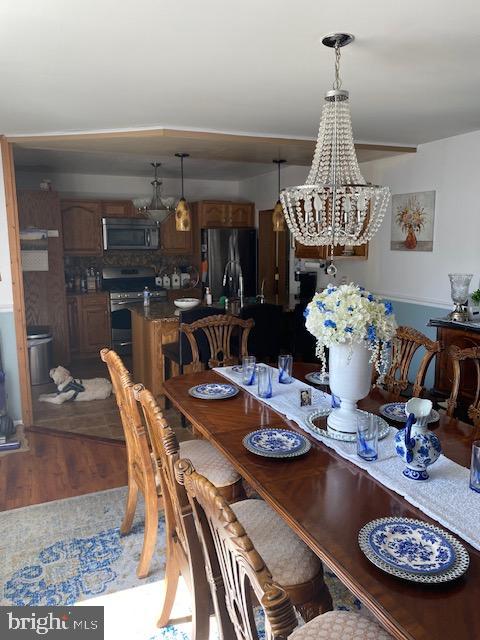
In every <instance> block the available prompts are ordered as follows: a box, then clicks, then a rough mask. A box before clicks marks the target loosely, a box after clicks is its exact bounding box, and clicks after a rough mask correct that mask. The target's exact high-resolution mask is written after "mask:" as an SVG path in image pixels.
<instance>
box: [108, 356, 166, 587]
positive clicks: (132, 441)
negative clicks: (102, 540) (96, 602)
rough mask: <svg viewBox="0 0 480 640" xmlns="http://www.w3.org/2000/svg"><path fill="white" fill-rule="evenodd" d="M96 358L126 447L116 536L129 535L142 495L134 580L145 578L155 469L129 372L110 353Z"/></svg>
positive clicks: (153, 525)
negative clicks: (105, 374)
mask: <svg viewBox="0 0 480 640" xmlns="http://www.w3.org/2000/svg"><path fill="white" fill-rule="evenodd" d="M100 357H101V358H102V360H103V362H105V364H106V365H107V367H108V372H109V374H110V378H111V380H112V385H113V390H114V392H115V399H116V401H117V406H118V410H119V412H120V418H121V421H122V426H123V432H124V435H125V443H126V447H127V472H128V493H127V507H126V511H125V517H124V519H123V522H122V524H121V526H120V532H121V533H122V534H123V535H126V534H127V533H129V532H130V529H131V528H132V523H133V518H134V516H135V511H136V508H137V499H138V492H139V491H141V492H142V494H143V497H144V500H145V531H144V535H143V547H142V552H141V554H140V560H139V562H138V566H137V576H138V577H139V578H145V577H146V576H148V573H149V570H150V563H151V560H152V556H153V552H154V550H155V544H156V541H157V530H158V513H159V501H160V500H161V497H160V496H161V490H160V486H159V485H158V483H157V478H158V469H157V468H156V464H155V461H154V460H153V461H152V457H151V455H150V444H149V441H148V437H147V434H146V432H145V429H144V426H143V423H142V419H141V416H140V413H139V411H138V407H137V402H136V400H135V398H134V395H133V386H134V385H133V382H132V379H131V376H130V373H129V371H128V370H127V369H126V367H125V365H124V364H123V362H122V360H121V358H120V356H119V355H118V354H117V353H116V352H115V351H113V349H102V350H101V351H100Z"/></svg>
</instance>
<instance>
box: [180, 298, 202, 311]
mask: <svg viewBox="0 0 480 640" xmlns="http://www.w3.org/2000/svg"><path fill="white" fill-rule="evenodd" d="M173 304H174V305H175V306H176V307H178V308H179V309H182V311H186V310H187V309H193V308H194V307H197V306H198V305H199V304H200V300H199V299H198V298H177V300H174V301H173Z"/></svg>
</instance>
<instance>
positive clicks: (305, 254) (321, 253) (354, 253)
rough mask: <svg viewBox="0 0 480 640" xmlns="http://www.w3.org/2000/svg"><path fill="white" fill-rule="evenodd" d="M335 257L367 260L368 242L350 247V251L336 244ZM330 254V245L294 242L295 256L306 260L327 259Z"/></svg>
mask: <svg viewBox="0 0 480 640" xmlns="http://www.w3.org/2000/svg"><path fill="white" fill-rule="evenodd" d="M333 253H334V256H335V259H340V260H348V259H350V260H352V259H356V260H367V258H368V243H367V244H361V245H359V246H358V247H353V246H352V247H350V251H346V250H345V247H343V246H340V245H338V244H337V245H336V246H335V249H334V252H333ZM329 255H330V247H327V246H326V245H321V246H316V245H315V246H307V245H305V244H300V243H299V242H295V257H296V258H304V259H306V260H327V258H328V256H329Z"/></svg>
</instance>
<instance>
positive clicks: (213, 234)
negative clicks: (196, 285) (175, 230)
mask: <svg viewBox="0 0 480 640" xmlns="http://www.w3.org/2000/svg"><path fill="white" fill-rule="evenodd" d="M202 255H203V258H204V259H206V260H207V265H208V266H207V278H206V283H205V284H206V285H207V286H208V287H210V290H211V292H212V296H213V299H214V300H218V299H219V298H220V296H222V295H225V296H227V298H236V297H239V291H240V287H241V283H242V278H243V295H244V297H254V296H256V295H257V230H256V229H202Z"/></svg>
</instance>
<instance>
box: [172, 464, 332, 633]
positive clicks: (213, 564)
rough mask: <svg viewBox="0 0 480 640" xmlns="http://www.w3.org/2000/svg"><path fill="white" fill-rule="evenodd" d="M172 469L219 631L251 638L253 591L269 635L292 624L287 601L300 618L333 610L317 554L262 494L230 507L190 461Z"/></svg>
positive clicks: (292, 626)
mask: <svg viewBox="0 0 480 640" xmlns="http://www.w3.org/2000/svg"><path fill="white" fill-rule="evenodd" d="M175 472H176V478H177V481H178V482H179V483H181V484H184V486H185V488H186V490H187V495H188V498H189V501H190V505H191V507H192V511H193V515H194V518H195V522H196V524H197V531H198V533H199V536H200V540H201V543H202V548H203V551H204V556H205V564H206V566H207V575H208V576H210V575H211V576H216V577H217V579H216V581H213V580H210V586H211V590H212V598H213V601H214V605H215V611H216V613H217V617H218V620H220V621H223V620H226V621H227V623H226V625H227V626H226V627H224V628H222V634H223V636H222V637H224V638H232V637H235V635H236V637H237V638H239V639H240V638H242V640H243V639H246V638H249V639H250V638H257V635H256V630H255V623H254V616H253V603H254V599H252V591H253V593H254V594H255V598H256V600H257V601H258V602H259V603H260V604H261V605H262V606H263V607H264V609H265V612H266V615H267V619H268V626H270V627H271V629H272V630H273V635H271V636H270V637H275V638H276V637H286V636H287V635H288V634H289V633H290V632H291V631H292V630H293V629H294V628H295V626H296V617H295V614H294V611H293V607H292V604H293V605H294V606H295V607H296V608H297V609H298V610H299V612H300V613H301V615H302V617H303V618H304V619H305V620H310V619H312V618H314V617H315V616H317V615H318V614H319V613H323V612H324V611H327V610H330V609H331V608H332V599H331V596H330V593H329V591H328V588H327V587H326V585H325V582H324V579H323V567H322V563H321V561H320V559H319V558H318V557H317V556H316V555H315V554H314V553H313V552H312V551H310V549H309V548H308V547H307V546H306V545H305V544H304V543H303V542H302V541H301V540H300V538H299V537H298V536H297V535H296V534H295V533H294V532H293V531H292V529H291V528H290V527H289V526H288V525H287V523H286V522H285V521H284V520H283V519H282V518H281V517H280V516H279V515H278V514H277V513H276V512H275V511H274V510H273V509H272V508H271V507H269V506H268V505H267V504H266V503H265V502H264V501H263V500H242V501H240V502H235V503H233V504H230V505H229V504H228V503H227V501H226V500H225V499H224V498H223V497H222V496H221V495H220V493H219V492H218V490H217V489H216V488H215V487H214V486H213V485H212V483H211V482H209V480H207V478H205V477H204V476H202V475H201V474H200V473H198V472H197V471H195V470H194V467H193V464H192V462H191V461H190V460H186V459H181V460H179V461H178V462H177V463H176V465H175ZM219 575H221V576H222V578H223V583H222V585H221V590H220V593H219V592H218V576H219ZM272 583H276V584H275V585H274V587H275V588H274V589H273V591H272V589H271V586H272ZM278 585H280V586H281V589H280V591H281V593H280V591H279V589H278ZM283 590H284V591H283ZM287 596H288V597H287ZM232 631H234V633H232Z"/></svg>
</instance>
